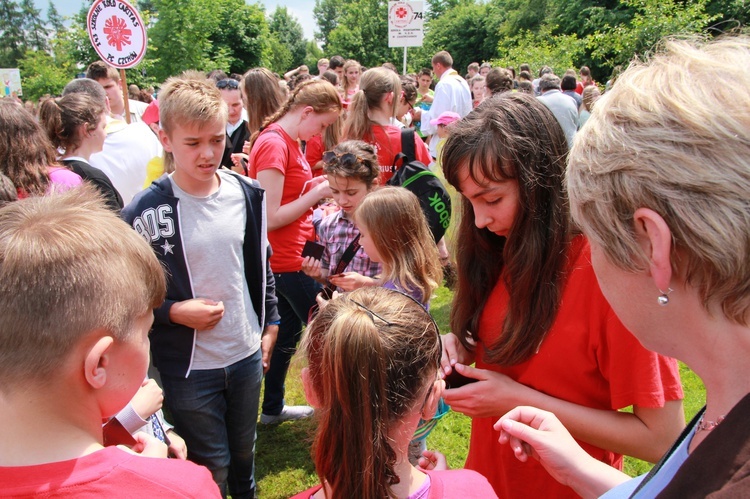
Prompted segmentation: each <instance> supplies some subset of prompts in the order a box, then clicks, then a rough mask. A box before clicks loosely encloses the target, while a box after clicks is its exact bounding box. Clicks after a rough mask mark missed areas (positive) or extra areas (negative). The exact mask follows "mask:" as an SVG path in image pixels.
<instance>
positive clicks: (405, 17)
mask: <svg viewBox="0 0 750 499" xmlns="http://www.w3.org/2000/svg"><path fill="white" fill-rule="evenodd" d="M413 17H414V9H412V7H411V5H409V4H408V3H406V2H396V3H395V4H392V5H391V7H390V9H388V19H389V20H390V21H391V24H393V25H394V26H395V27H397V28H405V27H407V26H408V25H409V23H411V22H412V20H413Z"/></svg>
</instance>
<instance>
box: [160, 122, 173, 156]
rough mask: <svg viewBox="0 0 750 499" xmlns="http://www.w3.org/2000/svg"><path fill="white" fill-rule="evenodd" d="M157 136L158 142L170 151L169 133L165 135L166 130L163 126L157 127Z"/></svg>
mask: <svg viewBox="0 0 750 499" xmlns="http://www.w3.org/2000/svg"><path fill="white" fill-rule="evenodd" d="M157 135H158V136H159V142H161V145H162V147H163V148H164V150H165V151H167V152H172V142H171V140H170V139H169V135H167V132H165V131H164V129H163V128H159V132H158V133H157Z"/></svg>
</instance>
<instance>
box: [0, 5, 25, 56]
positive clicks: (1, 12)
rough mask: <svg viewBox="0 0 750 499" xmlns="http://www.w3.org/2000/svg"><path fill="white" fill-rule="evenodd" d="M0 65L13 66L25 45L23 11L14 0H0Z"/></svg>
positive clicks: (21, 54)
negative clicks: (0, 31)
mask: <svg viewBox="0 0 750 499" xmlns="http://www.w3.org/2000/svg"><path fill="white" fill-rule="evenodd" d="M0 26H1V27H2V28H0V29H2V33H0V67H4V68H15V67H16V66H17V65H18V60H19V59H20V58H21V57H23V53H24V51H25V47H26V40H25V35H24V32H23V12H22V11H21V9H20V7H19V6H18V3H16V2H15V1H14V0H0Z"/></svg>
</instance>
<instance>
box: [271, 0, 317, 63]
mask: <svg viewBox="0 0 750 499" xmlns="http://www.w3.org/2000/svg"><path fill="white" fill-rule="evenodd" d="M268 27H269V29H270V30H271V34H272V35H275V37H276V39H277V40H278V41H279V43H281V44H282V45H284V46H285V47H286V48H287V50H289V54H290V56H291V60H290V62H289V63H288V65H286V66H284V67H286V68H287V70H288V69H289V68H296V67H299V66H301V65H302V64H304V63H305V56H306V55H307V41H306V40H305V35H304V32H303V31H302V25H301V24H300V23H299V21H298V20H297V18H295V17H294V16H293V15H291V14H290V13H289V11H288V10H287V8H286V7H282V6H278V7H276V10H274V11H273V14H271V17H270V19H269V20H268ZM282 69H283V68H280V69H279V71H281V72H282V73H284V72H286V70H282Z"/></svg>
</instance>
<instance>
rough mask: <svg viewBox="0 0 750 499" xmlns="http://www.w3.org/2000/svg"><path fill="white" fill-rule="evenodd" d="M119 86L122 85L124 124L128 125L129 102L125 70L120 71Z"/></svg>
mask: <svg viewBox="0 0 750 499" xmlns="http://www.w3.org/2000/svg"><path fill="white" fill-rule="evenodd" d="M120 85H122V100H123V101H124V102H125V122H126V123H128V124H130V101H129V99H128V95H130V93H129V92H128V82H127V81H126V79H125V70H124V69H120Z"/></svg>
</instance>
